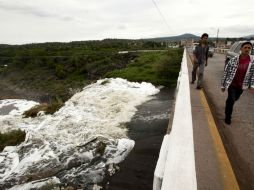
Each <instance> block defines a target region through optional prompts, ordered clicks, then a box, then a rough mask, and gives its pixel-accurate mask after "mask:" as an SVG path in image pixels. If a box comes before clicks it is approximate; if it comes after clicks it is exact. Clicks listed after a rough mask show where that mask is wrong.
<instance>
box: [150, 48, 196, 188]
mask: <svg viewBox="0 0 254 190" xmlns="http://www.w3.org/2000/svg"><path fill="white" fill-rule="evenodd" d="M169 189H178V190H186V189H188V190H196V189H197V180H196V170H195V156H194V141H193V126H192V112H191V101H190V88H189V76H188V68H187V51H186V49H185V50H184V54H183V59H182V65H181V71H180V73H179V77H178V84H177V89H176V101H175V110H174V117H173V122H172V127H171V132H170V133H169V134H166V135H165V136H164V139H163V142H162V146H161V150H160V155H159V159H158V162H157V166H156V169H155V172H154V183H153V190H169Z"/></svg>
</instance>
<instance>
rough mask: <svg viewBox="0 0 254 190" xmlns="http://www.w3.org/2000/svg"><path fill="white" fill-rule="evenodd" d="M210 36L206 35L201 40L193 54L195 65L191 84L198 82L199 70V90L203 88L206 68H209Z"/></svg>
mask: <svg viewBox="0 0 254 190" xmlns="http://www.w3.org/2000/svg"><path fill="white" fill-rule="evenodd" d="M207 39H208V34H207V33H204V34H202V36H201V39H200V40H199V44H198V45H197V46H196V48H195V50H194V52H193V58H194V64H193V69H192V80H191V84H194V82H195V81H196V75H197V69H198V81H197V89H201V88H203V78H204V70H205V66H207V60H208V51H209V47H208V45H207Z"/></svg>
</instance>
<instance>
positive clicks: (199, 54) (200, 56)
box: [193, 45, 209, 64]
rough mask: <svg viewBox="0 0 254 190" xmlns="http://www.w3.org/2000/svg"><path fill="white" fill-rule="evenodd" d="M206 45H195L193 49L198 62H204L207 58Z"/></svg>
mask: <svg viewBox="0 0 254 190" xmlns="http://www.w3.org/2000/svg"><path fill="white" fill-rule="evenodd" d="M208 49H209V48H208V46H207V45H206V46H204V47H202V46H201V45H197V46H196V48H195V50H194V52H193V53H194V54H195V56H196V58H197V60H198V63H199V64H202V63H205V62H206V60H207V58H208Z"/></svg>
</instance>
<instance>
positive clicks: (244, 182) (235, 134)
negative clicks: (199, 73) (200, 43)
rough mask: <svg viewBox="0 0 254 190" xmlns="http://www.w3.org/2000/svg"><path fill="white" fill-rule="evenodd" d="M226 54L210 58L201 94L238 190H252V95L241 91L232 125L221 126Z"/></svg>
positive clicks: (253, 174)
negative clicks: (204, 97) (212, 117)
mask: <svg viewBox="0 0 254 190" xmlns="http://www.w3.org/2000/svg"><path fill="white" fill-rule="evenodd" d="M224 59H225V55H223V54H215V55H214V57H212V58H209V60H208V66H207V67H206V69H205V75H204V91H205V94H206V96H207V100H208V102H209V104H210V108H211V110H212V112H213V115H214V117H215V120H216V125H217V127H218V130H219V132H220V135H221V138H222V140H223V143H224V146H225V148H226V150H227V153H228V156H229V159H230V161H231V164H232V166H233V169H234V172H235V174H236V177H237V180H238V183H239V185H240V188H241V189H244V190H245V189H246V190H251V189H254V180H253V179H254V93H252V92H251V91H249V90H246V91H244V93H243V94H242V96H241V97H240V99H239V100H238V101H237V102H236V104H235V106H234V111H233V115H232V124H231V125H227V124H225V123H224V110H225V102H226V98H227V92H224V93H223V92H221V89H220V80H221V77H222V74H223V68H224Z"/></svg>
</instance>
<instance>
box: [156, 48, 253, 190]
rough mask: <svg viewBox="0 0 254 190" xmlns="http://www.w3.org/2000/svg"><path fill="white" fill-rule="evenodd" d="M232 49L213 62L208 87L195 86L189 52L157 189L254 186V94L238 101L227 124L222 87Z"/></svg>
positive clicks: (165, 141)
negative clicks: (228, 53) (198, 88)
mask: <svg viewBox="0 0 254 190" xmlns="http://www.w3.org/2000/svg"><path fill="white" fill-rule="evenodd" d="M226 51H227V50H216V52H217V53H216V54H215V56H214V57H213V58H211V59H209V60H208V67H206V69H205V74H204V88H203V89H202V90H197V89H196V88H195V87H196V86H195V84H190V83H189V81H190V79H191V78H190V77H191V71H192V61H191V60H192V54H191V53H189V52H190V51H188V50H187V49H185V51H184V55H183V60H182V67H181V71H180V73H179V78H178V85H177V89H176V101H175V105H174V107H175V111H174V116H173V117H172V118H171V121H170V122H169V126H168V133H167V134H166V135H165V136H164V139H163V143H162V146H161V150H160V156H159V159H158V162H157V166H156V169H155V172H154V183H153V190H160V189H161V190H169V189H174V190H196V189H201V190H203V189H212V190H217V189H226V190H237V189H246V190H247V189H248V190H251V189H254V181H253V179H254V148H253V145H254V120H253V113H254V101H253V98H254V94H253V93H251V92H250V91H245V92H244V93H243V95H242V97H241V98H240V100H239V101H238V102H237V103H236V105H235V108H234V112H233V118H232V124H231V125H227V124H225V123H224V109H225V102H226V98H227V92H225V93H222V92H221V90H220V79H221V76H222V74H223V68H224V59H225V55H224V53H226Z"/></svg>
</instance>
